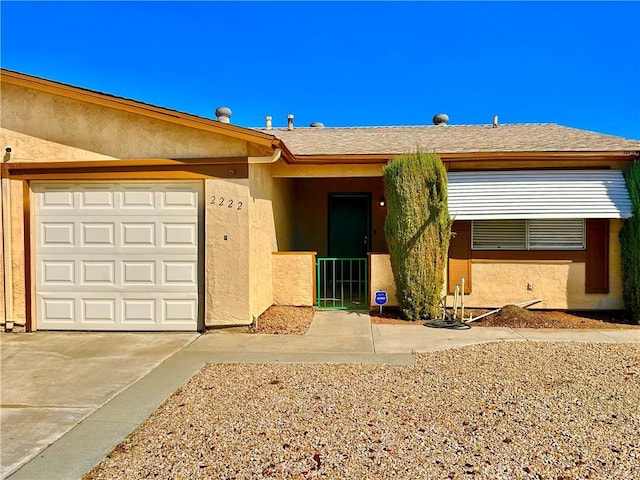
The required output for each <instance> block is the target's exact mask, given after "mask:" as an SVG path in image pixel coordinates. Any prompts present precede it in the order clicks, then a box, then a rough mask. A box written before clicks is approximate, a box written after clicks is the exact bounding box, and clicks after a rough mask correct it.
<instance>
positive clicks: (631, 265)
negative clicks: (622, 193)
mask: <svg viewBox="0 0 640 480" xmlns="http://www.w3.org/2000/svg"><path fill="white" fill-rule="evenodd" d="M626 182H627V190H629V195H630V196H631V205H632V209H633V210H632V211H633V216H632V217H631V218H627V219H626V220H625V221H624V225H623V226H622V229H621V230H620V248H621V250H622V251H621V260H622V295H623V297H624V303H625V306H626V308H627V310H628V311H629V314H630V315H631V320H632V321H634V322H635V323H638V324H640V160H636V161H635V162H634V163H633V165H632V166H631V169H630V170H629V173H628V174H627V179H626Z"/></svg>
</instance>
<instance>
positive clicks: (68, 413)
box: [0, 332, 199, 478]
mask: <svg viewBox="0 0 640 480" xmlns="http://www.w3.org/2000/svg"><path fill="white" fill-rule="evenodd" d="M198 336H199V335H198V334H193V333H178V334H173V333H172V334H166V333H85V332H83V333H80V332H77V333H76V332H74V333H70V332H64V333H55V332H38V333H33V334H24V333H23V334H2V335H0V354H1V355H0V359H1V362H2V363H1V367H0V374H1V380H2V391H1V394H0V395H1V397H0V399H1V404H0V407H1V408H0V420H1V422H2V429H1V432H0V441H1V443H2V452H1V456H0V458H1V470H0V474H1V475H2V477H3V478H4V477H6V476H7V475H8V474H10V472H12V471H14V470H15V469H16V468H18V467H19V466H20V465H22V464H24V463H25V462H27V461H28V460H29V459H31V458H33V457H34V456H35V455H37V454H38V453H39V452H40V451H42V450H43V449H44V448H46V447H47V446H48V445H49V444H51V443H52V442H53V441H55V439H57V438H59V437H60V436H62V435H64V433H65V432H67V431H69V430H70V429H71V428H73V427H74V425H76V424H77V423H78V422H79V421H80V420H82V418H84V417H86V416H87V415H89V414H90V413H91V412H93V411H95V410H96V409H97V408H99V407H100V406H101V405H103V404H104V403H105V402H107V401H108V400H110V399H111V398H113V397H114V396H116V395H117V394H119V393H120V392H122V391H123V390H124V389H126V388H127V387H128V386H130V385H131V384H133V383H134V382H136V381H137V380H138V379H140V378H141V377H142V376H144V375H145V374H147V373H148V372H150V371H151V370H152V369H153V368H154V367H156V366H157V365H158V364H159V363H160V362H162V361H163V360H164V359H166V358H167V357H169V356H170V355H172V354H173V353H175V352H176V351H178V350H179V349H181V348H182V347H184V346H185V345H186V344H188V343H189V342H191V341H193V340H195V339H196V338H197V337H198ZM50 478H53V477H50Z"/></svg>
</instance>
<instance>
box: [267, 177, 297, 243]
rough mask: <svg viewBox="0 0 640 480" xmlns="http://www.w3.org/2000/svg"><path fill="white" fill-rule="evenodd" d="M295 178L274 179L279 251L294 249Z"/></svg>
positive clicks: (275, 219) (274, 212)
mask: <svg viewBox="0 0 640 480" xmlns="http://www.w3.org/2000/svg"><path fill="white" fill-rule="evenodd" d="M293 182H294V180H288V179H280V178H275V179H273V193H272V203H273V219H274V221H275V224H276V240H277V242H278V251H280V252H286V251H289V250H293V235H294V234H293V232H294V221H295V218H294V215H295V197H294V188H293Z"/></svg>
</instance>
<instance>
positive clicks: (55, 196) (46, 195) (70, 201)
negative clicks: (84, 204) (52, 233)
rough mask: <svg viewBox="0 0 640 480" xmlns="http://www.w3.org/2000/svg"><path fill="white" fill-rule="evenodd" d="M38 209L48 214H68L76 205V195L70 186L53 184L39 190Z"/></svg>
mask: <svg viewBox="0 0 640 480" xmlns="http://www.w3.org/2000/svg"><path fill="white" fill-rule="evenodd" d="M39 193H40V194H39V195H38V196H37V199H38V201H37V202H36V208H37V209H38V211H40V212H43V213H47V214H57V215H68V214H69V212H70V211H73V210H74V208H75V207H76V206H75V203H74V202H75V195H74V192H73V191H72V190H71V188H70V187H69V186H52V187H49V188H46V189H41V190H39Z"/></svg>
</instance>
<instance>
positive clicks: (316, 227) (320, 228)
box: [294, 177, 387, 257]
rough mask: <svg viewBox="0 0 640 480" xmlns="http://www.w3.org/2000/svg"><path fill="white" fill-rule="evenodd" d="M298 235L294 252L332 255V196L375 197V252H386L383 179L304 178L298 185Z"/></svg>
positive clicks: (372, 247)
mask: <svg viewBox="0 0 640 480" xmlns="http://www.w3.org/2000/svg"><path fill="white" fill-rule="evenodd" d="M294 188H295V204H296V207H295V208H296V210H295V231H294V249H295V250H302V251H317V252H318V256H320V257H326V256H327V255H328V236H329V232H328V221H327V217H328V202H327V198H328V196H329V193H338V192H340V193H343V192H348V193H358V192H363V193H370V194H371V250H372V251H374V252H384V251H386V250H387V243H386V239H385V236H384V217H385V215H386V208H385V207H381V206H380V205H379V199H380V197H383V196H384V188H383V184H382V178H360V177H357V178H330V179H329V178H318V179H316V178H313V179H311V178H304V179H298V180H296V181H295V187H294Z"/></svg>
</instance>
